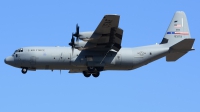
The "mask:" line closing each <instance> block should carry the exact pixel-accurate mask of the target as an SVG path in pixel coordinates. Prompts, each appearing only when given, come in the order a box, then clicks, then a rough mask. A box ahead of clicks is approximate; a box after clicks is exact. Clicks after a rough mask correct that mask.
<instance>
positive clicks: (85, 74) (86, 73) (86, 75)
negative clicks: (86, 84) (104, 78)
mask: <svg viewBox="0 0 200 112" xmlns="http://www.w3.org/2000/svg"><path fill="white" fill-rule="evenodd" d="M83 75H84V76H85V77H90V76H91V74H90V73H88V72H86V71H83Z"/></svg>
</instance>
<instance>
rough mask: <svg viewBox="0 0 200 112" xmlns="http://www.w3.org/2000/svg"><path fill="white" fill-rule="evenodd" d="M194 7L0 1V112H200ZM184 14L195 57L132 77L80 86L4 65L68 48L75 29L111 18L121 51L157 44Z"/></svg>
mask: <svg viewBox="0 0 200 112" xmlns="http://www.w3.org/2000/svg"><path fill="white" fill-rule="evenodd" d="M199 4H200V2H199V1H198V0H193V1H191V0H190V1H188V0H165V1H161V0H152V1H149V0H145V1H142V0H134V1H131V0H129V1H116V0H109V1H108V0H99V1H94V0H82V1H81V0H79V1H76V0H73V1H67V0H60V1H52V0H46V1H45V0H43V1H41V0H34V1H27V0H24V1H22V0H18V1H15V0H6V1H3V0H2V1H0V15H1V16H0V48H1V55H0V60H1V62H0V70H1V73H0V112H13V111H15V112H36V111H37V112H44V111H46V112H67V111H68V112H94V111H95V112H102V111H103V112H110V111H113V112H122V111H124V112H125V111H126V112H134V111H135V112H161V111H162V112H200V72H199V62H200V59H199V55H200V53H199V47H200V46H199V39H198V38H199V37H200V35H199V31H200V30H199V26H200V15H199V10H200V7H199ZM178 10H182V11H185V13H186V15H187V17H188V22H189V26H190V31H191V36H192V37H193V38H196V41H195V44H194V48H196V50H195V51H192V52H189V53H188V54H187V55H185V56H184V57H182V58H181V59H179V60H178V61H177V62H166V61H165V58H162V59H160V60H158V61H155V62H153V63H150V64H148V65H147V66H144V67H141V68H139V69H136V70H132V71H106V72H102V73H101V75H100V77H99V78H93V77H90V78H85V77H84V76H83V75H82V74H69V73H68V71H62V74H61V75H60V73H59V71H54V72H51V71H36V72H31V71H30V72H28V73H27V74H26V75H23V74H22V73H21V69H17V68H13V67H11V66H8V65H6V64H5V63H4V58H5V57H7V56H9V55H11V54H12V53H13V52H14V50H15V49H18V48H20V47H25V46H58V45H59V46H68V43H69V41H70V38H71V33H72V32H74V31H75V25H76V24H77V23H78V24H79V25H80V31H92V30H94V29H95V28H96V27H97V25H98V24H99V22H100V20H101V19H102V17H103V16H104V15H105V14H119V15H120V16H121V18H120V25H119V26H120V27H121V28H122V29H123V30H124V35H123V41H122V47H136V46H143V45H149V44H155V43H159V42H160V41H161V40H162V38H163V36H164V34H165V32H166V30H167V27H168V25H169V23H170V21H171V19H172V17H173V14H174V12H175V11H178Z"/></svg>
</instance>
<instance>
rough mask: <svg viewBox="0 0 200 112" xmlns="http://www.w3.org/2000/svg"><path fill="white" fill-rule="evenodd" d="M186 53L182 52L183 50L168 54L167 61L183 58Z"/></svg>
mask: <svg viewBox="0 0 200 112" xmlns="http://www.w3.org/2000/svg"><path fill="white" fill-rule="evenodd" d="M186 53H187V52H186ZM186 53H182V52H175V53H170V54H168V55H167V57H166V61H176V60H178V59H179V58H181V57H182V56H183V55H185V54H186Z"/></svg>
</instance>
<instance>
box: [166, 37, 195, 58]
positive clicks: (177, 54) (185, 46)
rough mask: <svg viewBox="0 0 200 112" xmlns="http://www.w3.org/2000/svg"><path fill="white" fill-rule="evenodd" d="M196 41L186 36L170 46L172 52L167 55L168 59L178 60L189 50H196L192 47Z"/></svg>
mask: <svg viewBox="0 0 200 112" xmlns="http://www.w3.org/2000/svg"><path fill="white" fill-rule="evenodd" d="M194 41H195V39H193V38H186V39H184V40H182V41H180V42H179V43H177V44H175V45H173V46H172V47H170V53H169V54H168V55H167V56H166V61H176V60H178V59H179V58H181V57H182V56H183V55H185V54H186V53H187V52H188V51H191V50H194V49H193V48H192V46H193V43H194Z"/></svg>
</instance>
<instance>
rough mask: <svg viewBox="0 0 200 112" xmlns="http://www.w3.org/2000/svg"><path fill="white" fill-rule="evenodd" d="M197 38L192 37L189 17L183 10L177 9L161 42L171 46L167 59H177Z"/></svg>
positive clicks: (189, 49) (190, 47)
mask: <svg viewBox="0 0 200 112" xmlns="http://www.w3.org/2000/svg"><path fill="white" fill-rule="evenodd" d="M194 41H195V39H193V38H191V36H190V30H189V26H188V22H187V17H186V15H185V13H184V12H183V11H177V12H176V13H175V14H174V17H173V19H172V21H171V23H170V25H169V27H168V29H167V31H166V33H165V36H164V38H163V40H162V42H161V43H160V44H164V45H166V46H167V47H169V48H170V50H169V52H170V53H169V54H168V55H167V56H166V60H167V61H176V60H177V59H179V58H180V57H182V56H183V55H185V54H186V53H187V52H188V51H191V50H194V49H193V48H192V46H193V43H194Z"/></svg>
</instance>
